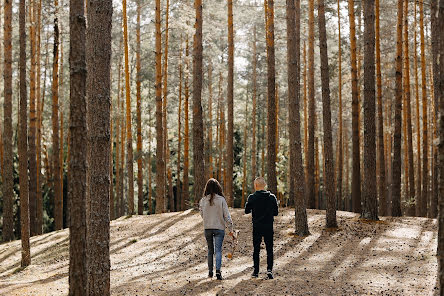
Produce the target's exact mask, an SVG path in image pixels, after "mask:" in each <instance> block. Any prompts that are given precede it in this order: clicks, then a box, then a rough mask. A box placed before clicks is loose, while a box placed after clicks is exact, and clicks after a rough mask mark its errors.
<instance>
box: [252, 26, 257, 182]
mask: <svg viewBox="0 0 444 296" xmlns="http://www.w3.org/2000/svg"><path fill="white" fill-rule="evenodd" d="M252 78H253V81H252V82H253V111H252V114H251V118H252V120H251V126H252V138H251V178H252V180H251V184H253V183H254V179H255V178H256V177H257V171H258V169H257V141H256V113H257V110H256V109H257V102H256V101H257V98H256V96H257V49H256V25H254V27H253V77H252Z"/></svg>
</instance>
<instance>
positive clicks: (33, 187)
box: [28, 0, 37, 236]
mask: <svg viewBox="0 0 444 296" xmlns="http://www.w3.org/2000/svg"><path fill="white" fill-rule="evenodd" d="M36 2H37V1H35V0H33V1H30V2H29V7H28V16H29V23H30V24H29V37H30V51H31V56H30V58H31V65H30V73H29V132H28V134H29V143H28V144H29V151H28V158H29V160H28V161H29V172H30V174H29V218H30V224H31V225H30V226H31V229H30V233H31V236H33V235H36V234H37V223H36V213H37V204H36V202H37V158H36V134H37V125H36V122H37V118H36V108H37V107H36V95H35V91H36V87H35V85H36V47H35V46H36V38H35V26H36V23H35V21H36V15H37V11H36V10H35V8H36V5H35V3H36Z"/></svg>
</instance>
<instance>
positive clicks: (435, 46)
mask: <svg viewBox="0 0 444 296" xmlns="http://www.w3.org/2000/svg"><path fill="white" fill-rule="evenodd" d="M438 2H439V0H431V1H430V9H431V11H430V15H431V17H430V19H431V33H432V36H431V43H432V69H433V85H434V88H433V92H434V94H433V97H434V100H433V106H434V119H435V121H436V120H437V119H438V108H439V107H438V106H439V102H438V97H439V94H438V92H439V90H438V88H439V83H440V82H439V61H438V52H439V38H440V36H439V34H440V32H439V30H438V25H439V19H438V17H437V15H438V7H437V5H438ZM441 34H442V32H441ZM435 127H436V125H435ZM434 138H435V137H434ZM433 142H434V141H432V143H433ZM433 147H434V151H435V152H434V153H433V160H434V162H435V163H437V162H438V159H437V157H438V156H437V151H436V148H437V147H436V145H433ZM432 168H433V175H434V178H433V183H434V184H435V186H434V190H433V192H434V194H432V196H431V203H430V217H431V218H436V216H437V214H438V207H437V204H438V191H437V190H436V189H435V187H436V184H437V183H438V182H437V177H436V176H438V174H439V172H438V166H437V165H434V166H433V167H432Z"/></svg>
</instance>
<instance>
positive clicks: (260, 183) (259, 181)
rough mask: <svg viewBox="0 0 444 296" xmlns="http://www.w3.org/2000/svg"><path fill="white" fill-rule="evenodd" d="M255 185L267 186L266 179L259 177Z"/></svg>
mask: <svg viewBox="0 0 444 296" xmlns="http://www.w3.org/2000/svg"><path fill="white" fill-rule="evenodd" d="M254 184H256V186H263V187H265V186H267V183H266V182H265V179H264V177H257V178H256V179H254Z"/></svg>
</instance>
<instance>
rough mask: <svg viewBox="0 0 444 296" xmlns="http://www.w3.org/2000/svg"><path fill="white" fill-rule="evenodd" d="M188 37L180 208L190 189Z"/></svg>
mask: <svg viewBox="0 0 444 296" xmlns="http://www.w3.org/2000/svg"><path fill="white" fill-rule="evenodd" d="M188 54H189V48H188V37H187V40H186V45H185V68H186V72H185V102H184V110H183V111H184V113H185V114H184V117H185V127H184V130H185V131H184V140H183V150H184V151H183V190H182V199H181V208H182V210H185V208H186V206H188V205H189V201H190V190H189V184H190V181H189V166H190V156H189V153H190V124H189V110H188V105H189V104H188V103H189V102H188V100H189V89H188V73H189V62H188Z"/></svg>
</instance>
